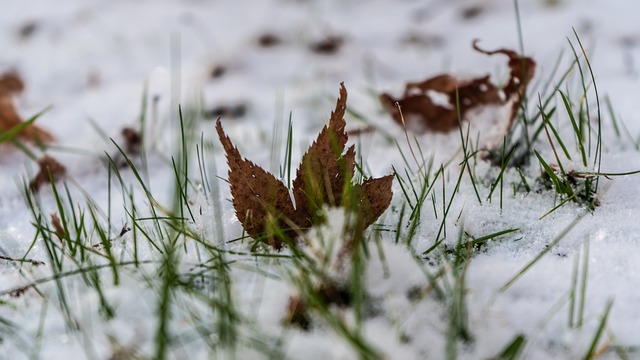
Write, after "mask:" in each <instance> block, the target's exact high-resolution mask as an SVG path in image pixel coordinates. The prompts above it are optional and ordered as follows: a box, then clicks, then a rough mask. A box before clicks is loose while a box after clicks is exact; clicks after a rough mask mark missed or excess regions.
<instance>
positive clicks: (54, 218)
mask: <svg viewBox="0 0 640 360" xmlns="http://www.w3.org/2000/svg"><path fill="white" fill-rule="evenodd" d="M51 225H53V229H54V230H55V234H56V237H57V238H58V240H60V241H63V240H64V235H65V233H66V232H65V231H64V227H63V226H62V223H61V222H60V218H59V217H58V214H57V213H54V212H53V213H51Z"/></svg>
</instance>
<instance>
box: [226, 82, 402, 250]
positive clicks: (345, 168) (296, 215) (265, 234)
mask: <svg viewBox="0 0 640 360" xmlns="http://www.w3.org/2000/svg"><path fill="white" fill-rule="evenodd" d="M346 103H347V90H346V88H345V87H344V84H341V88H340V96H339V98H338V100H337V102H336V108H335V110H334V111H333V112H332V113H331V118H330V120H329V125H327V126H325V127H324V128H323V129H322V131H321V132H320V134H319V135H318V137H317V138H316V140H315V141H314V142H313V144H312V145H311V146H310V147H309V149H308V150H307V152H306V153H305V154H304V155H303V157H302V160H301V162H300V166H299V168H298V170H297V172H296V178H295V179H294V181H293V190H292V192H293V197H294V199H295V208H294V206H293V203H292V199H291V196H290V194H289V190H288V189H287V188H286V187H285V186H284V184H282V182H280V181H279V180H277V179H276V178H275V177H274V176H273V175H271V174H269V173H268V172H266V171H265V170H263V169H262V168H260V167H259V166H257V165H255V164H254V163H252V162H251V161H249V160H246V159H243V158H242V157H241V155H240V153H239V151H238V149H237V148H236V147H235V146H234V145H233V144H232V143H231V140H230V139H229V137H228V136H227V135H226V134H225V133H224V131H223V129H222V125H221V123H220V120H219V119H218V122H217V123H216V130H217V132H218V136H219V137H220V142H221V143H222V146H223V147H224V150H225V153H226V154H227V160H228V162H229V183H230V184H231V195H232V196H233V205H234V207H235V210H236V216H237V217H238V220H239V221H240V222H241V223H242V225H243V227H244V229H245V231H246V232H247V233H248V234H249V235H250V236H251V237H253V238H260V239H263V241H264V242H266V243H268V244H270V245H273V246H274V247H276V248H280V247H281V246H282V240H283V239H288V240H294V239H296V238H297V237H298V235H299V234H300V232H301V231H304V230H306V229H308V228H309V227H311V226H312V225H313V224H314V223H315V222H316V221H317V220H318V210H320V209H322V207H323V206H324V205H330V206H345V201H344V199H343V196H344V193H345V189H346V188H347V186H349V185H350V184H351V180H352V178H353V173H354V168H355V147H354V146H351V147H349V148H348V149H347V151H346V152H344V148H345V145H346V143H347V140H348V135H347V133H346V132H345V127H346V122H345V120H344V114H345V111H346V108H347V105H346ZM343 152H344V153H343ZM392 180H393V178H392V176H386V177H384V178H381V179H369V180H367V181H365V182H364V183H363V184H362V185H353V186H351V188H350V191H346V192H348V193H350V194H351V196H356V198H350V199H349V202H348V203H347V204H346V205H351V206H353V208H355V207H357V209H358V213H359V215H360V216H361V218H362V219H363V220H362V221H363V222H364V224H365V226H364V227H363V229H364V228H366V227H367V226H369V225H371V224H372V223H373V222H374V221H375V220H376V219H377V218H378V217H379V216H380V215H381V214H382V213H383V212H384V210H386V208H387V207H388V206H389V203H390V201H391V182H392ZM278 229H279V230H278Z"/></svg>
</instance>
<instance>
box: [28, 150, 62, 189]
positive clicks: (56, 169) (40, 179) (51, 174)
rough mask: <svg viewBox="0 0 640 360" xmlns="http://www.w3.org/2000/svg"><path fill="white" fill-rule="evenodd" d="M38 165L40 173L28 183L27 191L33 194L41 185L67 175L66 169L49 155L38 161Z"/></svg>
mask: <svg viewBox="0 0 640 360" xmlns="http://www.w3.org/2000/svg"><path fill="white" fill-rule="evenodd" d="M38 165H39V166H40V171H38V173H37V174H36V176H35V177H34V178H33V179H32V180H31V182H29V189H30V190H31V191H33V192H37V191H38V190H40V187H41V186H42V185H44V184H46V183H49V182H51V180H53V181H56V180H59V179H61V178H62V177H64V176H65V175H66V174H67V169H66V168H65V167H64V166H63V165H62V164H60V163H59V162H58V161H57V160H56V159H54V158H52V157H51V156H49V155H44V156H43V157H41V158H40V159H38Z"/></svg>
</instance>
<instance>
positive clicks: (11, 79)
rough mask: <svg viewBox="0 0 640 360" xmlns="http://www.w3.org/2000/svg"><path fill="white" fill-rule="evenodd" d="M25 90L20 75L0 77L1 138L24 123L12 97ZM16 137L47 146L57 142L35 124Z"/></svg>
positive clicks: (11, 74) (12, 74)
mask: <svg viewBox="0 0 640 360" xmlns="http://www.w3.org/2000/svg"><path fill="white" fill-rule="evenodd" d="M23 90H24V82H23V81H22V79H21V78H20V76H19V75H18V74H16V73H14V72H9V73H5V74H2V75H0V136H2V134H4V133H6V132H8V131H10V130H11V129H13V128H14V127H16V126H18V125H20V124H22V122H23V120H22V118H21V117H20V115H18V113H17V112H16V109H15V106H14V105H13V99H12V96H14V95H17V94H19V93H21V92H22V91H23ZM15 137H16V138H17V139H20V140H23V141H29V142H33V143H36V144H47V143H50V142H52V141H53V140H55V138H54V136H53V135H51V133H49V132H48V131H46V130H44V129H42V128H40V127H38V126H36V125H34V124H33V123H31V124H29V125H27V126H25V127H24V128H23V129H22V130H21V131H20V132H18V134H16V136H15Z"/></svg>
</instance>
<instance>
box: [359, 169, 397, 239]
mask: <svg viewBox="0 0 640 360" xmlns="http://www.w3.org/2000/svg"><path fill="white" fill-rule="evenodd" d="M392 183H393V175H387V176H384V177H381V178H378V179H367V180H365V181H364V182H363V183H362V193H363V194H364V196H363V197H362V198H361V199H360V204H359V207H358V208H359V209H360V211H361V213H362V215H363V219H362V221H363V224H364V227H365V228H367V227H369V225H371V224H373V222H374V221H376V219H378V218H379V217H380V215H382V214H383V213H384V211H385V210H387V208H388V207H389V204H391V199H392V198H393V193H392V192H391V184H392Z"/></svg>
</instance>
